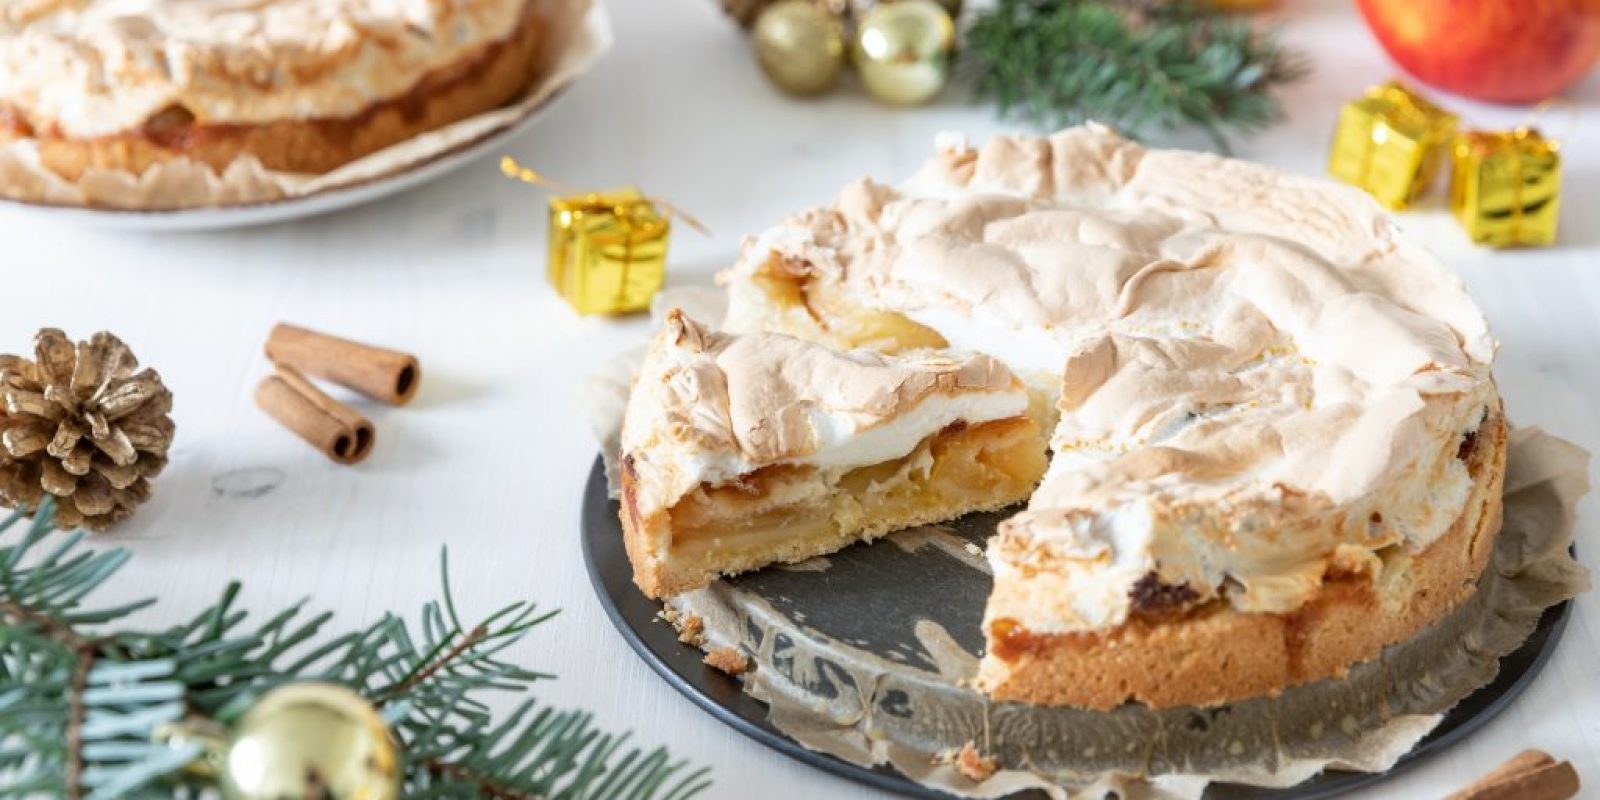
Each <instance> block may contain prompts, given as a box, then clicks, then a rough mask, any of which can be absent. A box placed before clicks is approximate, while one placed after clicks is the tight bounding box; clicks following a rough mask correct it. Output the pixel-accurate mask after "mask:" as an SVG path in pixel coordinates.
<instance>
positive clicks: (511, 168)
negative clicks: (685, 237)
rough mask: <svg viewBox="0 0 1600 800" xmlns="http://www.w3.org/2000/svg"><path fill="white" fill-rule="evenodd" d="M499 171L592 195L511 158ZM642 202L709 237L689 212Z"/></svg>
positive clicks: (708, 231)
mask: <svg viewBox="0 0 1600 800" xmlns="http://www.w3.org/2000/svg"><path fill="white" fill-rule="evenodd" d="M500 171H501V172H503V173H505V175H506V177H508V178H513V179H516V180H519V181H522V182H523V183H531V184H533V185H535V186H542V187H544V188H546V189H549V190H551V191H554V192H559V193H561V194H592V193H591V192H586V191H584V190H582V189H579V188H577V187H575V186H572V185H570V184H566V183H562V182H561V181H558V180H554V179H552V178H549V177H546V176H545V175H543V174H541V173H538V172H535V171H533V170H531V169H528V168H527V167H524V166H522V165H521V164H518V163H517V160H516V159H514V158H512V157H511V156H502V157H501V158H500ZM644 201H645V202H647V203H650V204H652V205H658V206H661V207H662V208H663V209H665V210H666V212H667V216H669V217H672V218H675V219H679V220H682V221H683V223H684V224H686V225H688V226H689V227H691V228H693V229H695V230H696V231H698V232H699V233H700V234H701V235H703V236H710V235H711V229H710V228H707V227H706V226H705V224H704V223H702V222H701V221H700V220H698V219H695V218H694V217H693V216H691V215H690V214H689V212H687V211H684V210H683V209H681V208H679V207H677V206H675V205H673V204H672V203H669V202H667V201H666V200H664V199H662V198H659V197H651V196H649V195H646V196H645V197H644Z"/></svg>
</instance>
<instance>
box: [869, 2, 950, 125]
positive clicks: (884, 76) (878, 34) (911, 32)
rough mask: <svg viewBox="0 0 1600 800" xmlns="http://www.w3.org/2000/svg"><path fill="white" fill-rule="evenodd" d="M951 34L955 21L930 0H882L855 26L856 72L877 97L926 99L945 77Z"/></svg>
mask: <svg viewBox="0 0 1600 800" xmlns="http://www.w3.org/2000/svg"><path fill="white" fill-rule="evenodd" d="M955 37H956V29H955V23H953V22H951V20H950V15H949V14H948V13H946V12H945V10H944V8H942V7H941V6H940V5H939V4H938V3H935V2H933V0H896V2H893V3H883V4H881V5H878V6H876V7H874V8H873V9H872V10H871V11H868V12H867V13H866V15H865V16H863V17H862V18H861V25H860V26H859V27H858V28H857V30H856V39H855V48H854V56H855V63H856V72H858V73H860V75H861V83H862V85H864V86H866V87H867V91H869V92H871V93H872V94H873V96H875V97H877V98H878V99H880V100H883V101H885V102H888V103H895V104H898V105H918V104H920V103H926V102H927V101H929V100H932V99H933V97H934V95H936V94H938V93H939V90H940V89H943V88H944V85H945V81H946V80H947V79H948V78H949V75H950V52H951V50H952V49H953V48H954V46H955Z"/></svg>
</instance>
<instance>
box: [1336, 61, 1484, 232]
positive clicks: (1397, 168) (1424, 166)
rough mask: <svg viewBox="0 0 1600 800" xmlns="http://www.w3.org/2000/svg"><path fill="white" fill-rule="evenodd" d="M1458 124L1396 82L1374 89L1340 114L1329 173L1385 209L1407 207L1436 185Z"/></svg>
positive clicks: (1443, 112) (1436, 107) (1449, 114)
mask: <svg viewBox="0 0 1600 800" xmlns="http://www.w3.org/2000/svg"><path fill="white" fill-rule="evenodd" d="M1456 122H1457V120H1456V116H1455V115H1454V114H1451V113H1450V112H1448V111H1445V110H1444V109H1442V108H1439V107H1438V106H1436V105H1434V104H1432V103H1430V102H1428V101H1427V100H1425V99H1423V98H1422V97H1420V96H1418V95H1416V94H1414V93H1412V92H1411V90H1409V89H1407V88H1406V87H1405V86H1403V85H1401V84H1400V83H1398V82H1396V81H1390V82H1388V83H1386V84H1383V85H1382V86H1374V87H1373V88H1371V89H1368V90H1367V93H1366V94H1365V95H1363V96H1361V97H1359V98H1357V99H1355V100H1352V101H1350V102H1348V103H1346V104H1345V105H1344V108H1343V109H1342V110H1341V111H1340V112H1339V122H1338V125H1337V126H1336V127H1335V128H1334V132H1333V145H1332V147H1331V148H1330V149H1329V152H1328V172H1329V173H1330V174H1332V175H1333V177H1335V178H1338V179H1339V180H1341V181H1344V182H1345V183H1348V184H1350V185H1352V186H1356V187H1359V188H1361V189H1365V190H1366V191H1367V193H1368V194H1371V195H1372V196H1373V197H1374V198H1376V199H1377V201H1378V202H1379V203H1382V204H1383V205H1384V206H1385V207H1387V208H1391V209H1401V208H1405V207H1406V206H1407V205H1409V204H1410V203H1411V201H1412V200H1415V199H1416V198H1417V196H1418V195H1420V194H1422V192H1423V191H1424V190H1426V189H1427V188H1428V186H1429V185H1430V184H1432V183H1433V178H1434V176H1435V175H1437V174H1438V171H1439V163H1440V161H1441V160H1442V158H1443V153H1444V150H1445V148H1446V147H1447V145H1448V144H1449V141H1450V137H1451V136H1452V135H1453V134H1454V133H1455V130H1456Z"/></svg>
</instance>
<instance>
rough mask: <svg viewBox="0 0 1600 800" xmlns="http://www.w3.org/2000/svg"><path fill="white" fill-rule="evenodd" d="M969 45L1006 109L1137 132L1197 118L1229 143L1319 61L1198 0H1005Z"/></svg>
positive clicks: (980, 77)
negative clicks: (1278, 93)
mask: <svg viewBox="0 0 1600 800" xmlns="http://www.w3.org/2000/svg"><path fill="white" fill-rule="evenodd" d="M963 47H964V51H963V53H962V68H963V70H964V71H965V72H966V73H967V75H968V76H969V77H970V79H971V80H972V82H973V84H974V87H975V90H976V93H977V95H978V97H980V98H982V99H986V100H988V101H991V102H993V103H994V104H995V105H996V106H997V107H998V109H999V112H1000V115H1001V116H1002V117H1006V118H1012V119H1018V120H1021V121H1024V122H1027V123H1030V124H1033V125H1037V126H1041V127H1045V128H1050V129H1054V128H1062V127H1066V126H1069V125H1077V124H1081V123H1083V122H1088V121H1095V122H1101V123H1105V124H1107V125H1110V126H1112V127H1114V128H1117V129H1119V130H1121V131H1122V132H1124V133H1126V134H1128V135H1130V136H1135V137H1137V136H1139V135H1142V134H1146V133H1148V132H1150V131H1152V130H1172V129H1176V128H1181V127H1186V126H1197V127H1199V128H1202V129H1203V130H1205V131H1206V132H1207V133H1208V134H1209V135H1210V136H1211V138H1212V140H1213V141H1214V142H1215V143H1216V145H1217V147H1218V148H1219V149H1221V150H1223V151H1226V150H1227V149H1228V141H1227V134H1228V133H1229V132H1230V131H1231V132H1237V133H1249V132H1254V131H1257V130H1260V129H1261V128H1264V127H1265V126H1267V125H1268V124H1270V123H1271V122H1273V121H1274V120H1276V119H1277V118H1278V117H1279V116H1281V114H1282V108H1281V106H1280V105H1279V103H1278V101H1277V99H1276V98H1274V97H1273V96H1272V94H1271V93H1270V91H1271V90H1272V89H1273V88H1275V87H1277V86H1279V85H1282V84H1285V83H1288V82H1291V81H1294V80H1296V79H1298V78H1300V77H1302V76H1303V75H1305V74H1306V72H1307V71H1308V70H1307V65H1306V62H1305V61H1304V60H1303V59H1302V58H1301V57H1300V56H1299V55H1297V54H1294V53H1291V52H1289V51H1286V50H1285V49H1284V48H1283V47H1282V46H1281V45H1279V44H1278V43H1277V41H1276V40H1275V39H1274V37H1273V36H1272V35H1271V34H1262V33H1257V32H1255V31H1252V30H1251V28H1250V25H1249V24H1248V22H1246V21H1245V20H1243V19H1239V18H1236V17H1230V16H1228V15H1225V14H1222V13H1220V12H1217V11H1214V10H1210V9H1207V8H1204V7H1203V6H1201V5H1199V4H1197V3H1195V2H1192V1H1191V0H1170V2H1160V1H1159V0H1150V1H1147V2H1131V1H1130V0H1121V1H1120V2H1117V1H1115V0H997V2H996V3H995V5H994V7H992V8H990V9H986V10H985V11H983V12H980V13H979V14H978V15H977V16H976V18H975V19H974V21H973V24H972V27H971V29H970V30H969V31H968V33H967V35H966V38H965V39H964V44H963Z"/></svg>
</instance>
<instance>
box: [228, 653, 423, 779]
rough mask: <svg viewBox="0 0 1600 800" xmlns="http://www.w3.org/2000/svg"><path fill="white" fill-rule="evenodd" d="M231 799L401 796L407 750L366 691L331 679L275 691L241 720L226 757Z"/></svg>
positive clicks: (236, 726)
mask: <svg viewBox="0 0 1600 800" xmlns="http://www.w3.org/2000/svg"><path fill="white" fill-rule="evenodd" d="M222 795H223V797H225V798H229V800H268V799H269V798H270V799H271V800H286V799H287V798H296V799H297V800H298V798H305V797H316V798H330V799H336V800H396V799H397V798H399V797H400V748H399V745H397V744H396V743H395V740H394V738H393V737H392V736H390V734H389V726H387V725H385V724H384V722H383V718H382V717H380V716H378V712H377V711H376V710H375V709H374V708H373V707H372V704H371V703H368V702H367V701H366V699H365V698H363V697H362V696H361V695H359V694H356V693H355V692H353V691H351V690H350V689H346V688H345V687H343V686H335V685H333V684H329V683H312V682H307V683H291V684H287V685H284V686H280V687H278V688H276V689H273V690H272V691H270V692H268V693H267V694H266V695H265V696H263V697H262V698H261V699H260V700H257V701H256V703H255V705H253V706H251V707H250V710H248V711H246V712H245V714H244V716H243V717H242V718H240V720H239V722H238V724H237V725H235V726H234V729H233V734H232V736H231V737H230V738H229V742H228V751H227V756H226V758H225V759H224V761H223V770H222Z"/></svg>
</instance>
